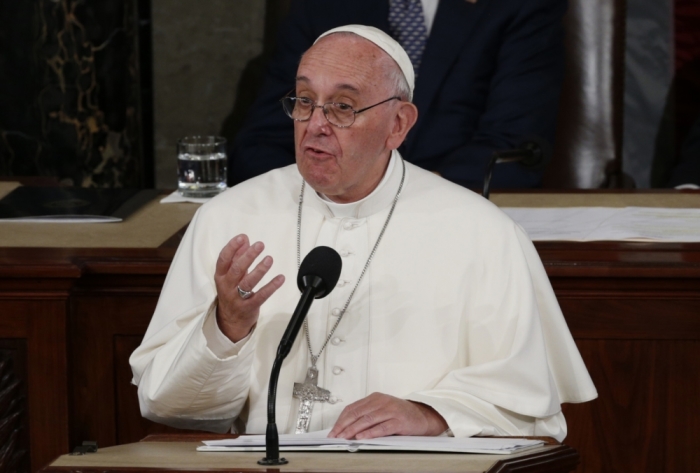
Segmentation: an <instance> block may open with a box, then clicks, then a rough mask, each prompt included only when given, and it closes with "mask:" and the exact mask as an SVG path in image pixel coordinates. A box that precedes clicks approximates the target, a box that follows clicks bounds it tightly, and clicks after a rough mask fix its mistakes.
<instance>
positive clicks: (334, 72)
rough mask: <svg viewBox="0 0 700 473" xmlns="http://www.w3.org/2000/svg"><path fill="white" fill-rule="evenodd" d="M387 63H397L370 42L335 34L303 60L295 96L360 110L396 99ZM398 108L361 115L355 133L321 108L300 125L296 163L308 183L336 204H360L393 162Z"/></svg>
mask: <svg viewBox="0 0 700 473" xmlns="http://www.w3.org/2000/svg"><path fill="white" fill-rule="evenodd" d="M387 61H391V59H390V58H389V57H388V56H387V55H386V53H384V51H382V50H381V49H380V48H379V47H377V46H376V45H374V44H373V43H371V42H370V41H367V40H365V39H363V38H360V37H353V36H350V37H348V36H346V35H329V36H327V37H325V38H323V39H321V40H320V41H319V42H318V43H317V44H316V45H314V46H313V47H312V48H311V49H310V50H309V51H308V52H307V53H306V54H305V55H304V57H303V58H302V60H301V63H300V64H299V69H298V71H297V80H296V94H295V95H296V96H297V97H306V98H309V99H311V100H312V101H313V102H314V103H316V104H317V105H322V104H325V103H328V102H341V103H345V104H348V105H350V106H351V107H352V108H353V109H355V110H359V109H362V108H364V107H367V106H370V105H373V104H375V103H377V102H381V101H382V100H385V99H387V98H389V97H391V96H392V95H394V91H393V90H392V87H391V85H390V84H389V82H388V81H387V72H388V71H387V70H386V69H387V67H389V65H390V63H389V64H387ZM397 104H400V102H399V101H396V100H394V101H389V102H387V103H386V104H382V105H379V106H377V107H375V108H372V109H370V110H367V111H365V112H362V113H360V114H357V115H355V122H354V123H353V124H352V126H350V127H349V128H338V127H336V126H334V125H331V124H330V123H329V122H328V120H326V117H325V116H324V115H323V110H322V109H320V108H317V109H314V112H313V114H312V115H311V119H309V120H308V121H305V122H297V121H295V122H294V143H295V150H296V161H297V165H298V167H299V171H300V172H301V175H302V176H303V177H304V179H305V180H306V182H308V183H309V185H311V187H313V188H314V189H315V190H316V191H317V192H321V193H323V194H325V195H326V196H328V197H329V198H331V199H332V200H334V201H336V202H354V201H357V200H360V199H362V198H363V197H365V196H366V195H368V194H369V193H370V192H372V190H374V188H375V187H376V186H377V184H379V181H380V180H381V178H382V176H383V175H384V171H385V170H386V166H387V164H388V162H389V157H390V154H391V149H390V148H389V147H388V143H387V139H388V137H389V135H390V133H391V130H392V127H395V126H396V124H395V116H396V110H397V108H396V107H397Z"/></svg>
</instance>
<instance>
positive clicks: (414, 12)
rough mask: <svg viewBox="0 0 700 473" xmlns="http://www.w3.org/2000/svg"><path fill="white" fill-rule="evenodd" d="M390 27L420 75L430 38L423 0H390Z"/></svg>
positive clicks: (415, 70)
mask: <svg viewBox="0 0 700 473" xmlns="http://www.w3.org/2000/svg"><path fill="white" fill-rule="evenodd" d="M389 29H390V30H391V34H392V36H393V37H394V38H395V39H396V40H397V41H398V42H399V44H401V46H403V48H404V49H405V50H406V52H407V53H408V57H409V59H411V64H413V71H414V72H415V73H416V76H418V67H419V66H420V60H421V56H422V55H423V50H424V49H425V42H426V40H427V38H428V33H427V30H426V29H425V18H424V17H423V5H422V4H421V0H389Z"/></svg>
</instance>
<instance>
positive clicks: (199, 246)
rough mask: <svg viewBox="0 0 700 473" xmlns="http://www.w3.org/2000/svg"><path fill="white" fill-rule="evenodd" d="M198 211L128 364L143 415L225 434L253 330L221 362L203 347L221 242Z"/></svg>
mask: <svg viewBox="0 0 700 473" xmlns="http://www.w3.org/2000/svg"><path fill="white" fill-rule="evenodd" d="M201 210H202V208H200V210H199V211H198V212H197V214H196V215H195V217H194V219H193V220H192V222H191V224H190V226H189V228H188V230H187V232H186V233H185V236H184V238H183V241H182V243H181V244H180V246H179V248H178V250H177V253H176V254H175V258H174V259H173V263H172V265H171V267H170V271H169V272H168V276H167V277H166V280H165V284H164V286H163V291H162V292H161V296H160V299H159V301H158V305H157V307H156V310H155V313H154V314H153V318H152V319H151V323H150V324H149V327H148V330H147V331H146V335H145V336H144V340H143V342H142V344H141V346H139V347H138V348H137V349H136V350H135V351H134V353H133V354H132V355H131V358H130V360H129V362H130V363H131V367H132V371H133V374H134V378H133V383H134V384H136V385H138V396H139V403H140V406H141V414H142V415H143V416H144V417H146V418H148V419H150V420H153V421H156V422H160V423H164V424H167V425H171V426H174V427H178V428H192V429H200V430H211V431H215V432H226V431H228V430H230V429H231V426H232V423H233V421H234V420H235V419H236V417H237V416H238V415H239V413H240V412H241V409H242V408H243V405H244V404H245V402H246V400H247V398H248V390H249V383H250V369H251V365H252V362H253V353H254V346H255V338H256V337H255V333H254V332H253V333H252V334H251V335H250V339H249V340H247V341H246V342H243V341H241V342H239V343H238V344H237V346H236V347H235V348H234V349H233V350H232V351H231V352H230V353H228V350H226V349H224V350H223V351H219V354H224V355H228V356H225V357H220V356H217V354H216V353H215V352H214V351H213V350H212V349H211V348H210V346H209V343H208V340H207V336H206V335H205V333H204V329H203V327H204V325H205V321H206V320H208V319H209V318H215V317H209V316H210V315H212V312H213V311H215V308H216V304H215V301H216V286H215V284H214V271H215V267H216V258H217V257H218V254H219V251H220V249H221V248H222V247H223V245H225V244H226V242H225V241H223V242H222V241H217V238H216V237H214V236H212V233H214V232H207V231H206V224H204V223H203V222H202V221H201V219H202V215H201ZM219 239H220V237H219ZM218 348H221V347H218ZM218 348H215V350H217V351H218ZM229 348H230V347H229Z"/></svg>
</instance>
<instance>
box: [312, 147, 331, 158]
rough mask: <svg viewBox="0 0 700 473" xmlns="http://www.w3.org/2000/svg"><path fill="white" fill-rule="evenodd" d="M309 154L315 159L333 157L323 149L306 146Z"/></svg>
mask: <svg viewBox="0 0 700 473" xmlns="http://www.w3.org/2000/svg"><path fill="white" fill-rule="evenodd" d="M305 149H306V152H307V154H309V155H310V156H311V157H313V158H319V159H321V158H329V157H331V156H333V155H332V154H331V153H330V152H329V151H327V150H325V149H323V148H317V147H315V146H306V147H305Z"/></svg>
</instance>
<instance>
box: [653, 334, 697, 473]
mask: <svg viewBox="0 0 700 473" xmlns="http://www.w3.org/2000/svg"><path fill="white" fill-rule="evenodd" d="M698 360H700V342H696V341H693V342H679V343H674V344H672V345H670V346H669V348H668V363H667V364H666V365H665V366H664V367H663V369H664V370H666V379H665V380H664V381H666V383H667V389H668V408H667V409H666V423H665V425H664V424H661V425H659V426H657V427H656V428H658V429H659V430H661V431H662V432H663V433H664V436H665V439H664V440H665V448H666V471H700V455H698V446H697V440H698V438H699V437H700V408H699V406H698V404H699V402H698V401H699V400H700V369H698ZM655 407H656V406H654V405H652V406H651V407H650V408H651V409H654V408H655Z"/></svg>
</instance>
